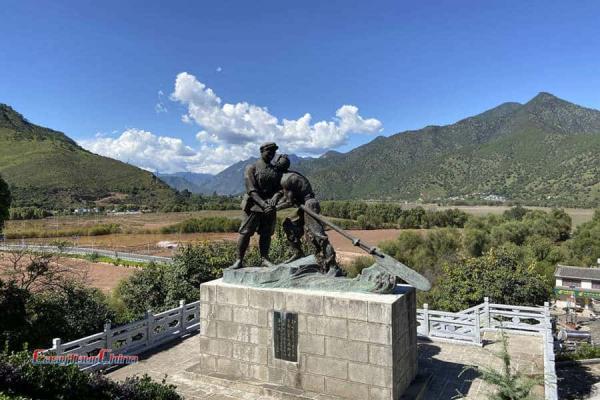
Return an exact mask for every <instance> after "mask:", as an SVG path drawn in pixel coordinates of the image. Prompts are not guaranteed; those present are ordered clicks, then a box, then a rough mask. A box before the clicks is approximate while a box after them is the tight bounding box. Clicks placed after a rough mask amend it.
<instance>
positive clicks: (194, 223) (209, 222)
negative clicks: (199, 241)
mask: <svg viewBox="0 0 600 400" xmlns="http://www.w3.org/2000/svg"><path fill="white" fill-rule="evenodd" d="M240 224H241V220H239V219H237V218H236V219H231V218H225V217H207V218H190V219H186V220H185V221H182V222H179V223H177V224H174V225H170V226H165V227H163V228H161V229H160V233H201V232H237V230H238V229H239V227H240Z"/></svg>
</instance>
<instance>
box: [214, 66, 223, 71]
mask: <svg viewBox="0 0 600 400" xmlns="http://www.w3.org/2000/svg"><path fill="white" fill-rule="evenodd" d="M215 71H217V72H221V71H223V68H222V67H217V69H216V70H215Z"/></svg>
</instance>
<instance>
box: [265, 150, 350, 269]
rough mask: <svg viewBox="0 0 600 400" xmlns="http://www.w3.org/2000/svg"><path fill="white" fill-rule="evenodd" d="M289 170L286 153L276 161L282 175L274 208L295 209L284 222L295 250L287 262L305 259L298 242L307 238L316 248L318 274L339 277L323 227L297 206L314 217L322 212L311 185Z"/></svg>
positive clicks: (288, 237)
mask: <svg viewBox="0 0 600 400" xmlns="http://www.w3.org/2000/svg"><path fill="white" fill-rule="evenodd" d="M289 167H290V160H289V158H288V156H287V154H281V155H279V156H278V157H277V159H276V160H275V169H276V170H277V171H278V172H279V173H281V174H282V176H281V199H280V201H279V202H278V203H277V206H276V208H277V210H281V209H283V208H288V207H297V208H298V210H297V211H296V212H295V213H294V215H293V216H292V217H291V218H290V217H287V218H286V219H285V220H284V221H283V231H284V232H285V235H286V237H287V239H288V242H289V243H290V246H291V247H292V249H293V250H294V255H293V256H292V258H290V259H289V260H287V261H286V262H292V261H295V260H298V259H300V258H302V257H304V256H305V254H304V252H303V251H302V242H301V239H302V237H303V236H306V238H307V239H308V240H309V241H310V242H311V243H312V245H313V246H314V247H315V249H316V252H315V256H316V259H317V263H318V264H319V266H320V272H322V273H327V274H329V275H331V276H341V275H343V271H342V269H341V268H339V266H338V265H337V263H336V259H335V250H334V249H333V246H331V243H329V237H328V236H327V234H326V233H325V227H324V226H323V224H321V222H319V221H317V220H316V219H315V218H313V217H312V216H310V215H308V214H306V213H305V212H304V211H303V210H302V209H301V208H300V206H304V207H306V208H309V209H310V210H311V211H313V212H315V213H317V214H319V213H320V212H321V206H320V204H319V201H318V200H317V199H316V198H315V194H314V192H313V190H312V186H311V185H310V182H309V181H308V179H307V178H306V177H305V176H304V175H302V174H300V173H299V172H296V171H291V170H290V169H289Z"/></svg>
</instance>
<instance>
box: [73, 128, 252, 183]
mask: <svg viewBox="0 0 600 400" xmlns="http://www.w3.org/2000/svg"><path fill="white" fill-rule="evenodd" d="M80 145H81V146H83V147H84V148H86V149H88V150H90V151H91V152H93V153H97V154H101V155H104V156H107V157H112V158H116V159H118V160H121V161H124V162H128V163H130V164H133V165H136V166H138V167H140V168H143V169H146V170H148V171H158V172H164V173H169V172H178V171H192V172H206V173H216V172H219V171H221V170H223V169H224V168H226V167H227V166H228V165H227V164H226V163H224V161H223V160H229V159H234V158H235V154H232V153H231V151H229V150H227V149H225V148H223V149H218V150H217V151H215V150H214V149H212V148H209V147H207V146H200V147H199V148H198V149H193V148H191V147H190V146H186V145H185V144H184V143H183V141H182V140H181V139H178V138H173V137H168V136H157V135H155V134H153V133H151V132H147V131H143V130H140V129H127V130H126V131H124V132H123V133H121V135H119V136H118V137H116V138H110V137H96V138H95V139H92V140H83V141H81V142H80ZM249 154H251V150H250V149H249V150H248V151H247V152H246V155H249Z"/></svg>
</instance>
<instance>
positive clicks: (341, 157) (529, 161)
mask: <svg viewBox="0 0 600 400" xmlns="http://www.w3.org/2000/svg"><path fill="white" fill-rule="evenodd" d="M597 154H600V111H598V110H595V109H592V108H586V107H581V106H578V105H576V104H574V103H570V102H568V101H566V100H563V99H560V98H558V97H556V96H554V95H553V94H550V93H548V92H540V93H538V94H537V95H536V96H534V97H533V98H532V99H530V100H529V101H527V102H525V103H523V104H521V103H517V102H505V103H502V104H500V105H498V106H496V107H492V108H490V109H488V110H485V111H483V112H481V113H479V114H477V115H474V116H471V117H466V118H463V119H461V120H459V121H457V122H455V123H452V124H448V125H442V126H435V125H430V126H426V127H424V128H421V129H417V130H408V131H403V132H399V133H396V134H393V135H390V136H387V137H385V136H379V137H377V138H375V139H373V140H372V141H370V142H368V143H366V144H363V145H361V146H358V147H356V148H354V149H352V150H350V151H348V152H346V153H339V152H335V151H330V152H327V153H325V154H324V155H323V156H321V157H318V158H313V159H308V160H306V159H300V160H297V161H296V162H295V163H294V162H293V163H292V167H293V168H296V169H298V170H299V171H300V172H302V173H304V174H305V175H306V176H308V177H309V179H310V180H311V182H312V183H313V187H314V188H315V191H316V192H317V194H318V196H319V197H321V198H325V199H352V198H360V199H374V200H410V201H414V200H422V201H445V200H449V199H459V200H461V199H465V200H469V199H471V200H482V199H483V198H485V197H486V195H490V194H492V195H498V196H499V197H504V198H506V199H509V200H513V201H518V202H525V203H529V204H532V205H533V204H541V205H558V206H567V205H572V206H586V207H595V206H598V205H599V204H600V179H599V178H598V177H600V170H599V168H598V167H597V166H596V164H600V163H598V161H599V160H598V155H597ZM249 162H251V160H245V161H242V162H239V163H236V164H234V166H237V167H235V168H232V167H233V166H232V167H230V168H228V169H227V170H225V171H227V173H228V174H231V173H232V172H233V171H235V173H238V171H237V169H239V166H240V165H242V164H243V165H245V164H247V163H249ZM358 166H360V167H358ZM236 168H237V169H236ZM225 171H224V172H225ZM222 178H223V176H222V175H221V174H217V175H215V177H214V178H213V180H212V188H216V191H217V193H220V190H224V192H223V194H233V193H238V192H241V191H243V183H242V180H241V172H240V178H239V179H237V180H234V179H233V178H232V177H231V175H229V176H228V177H227V179H222Z"/></svg>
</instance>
